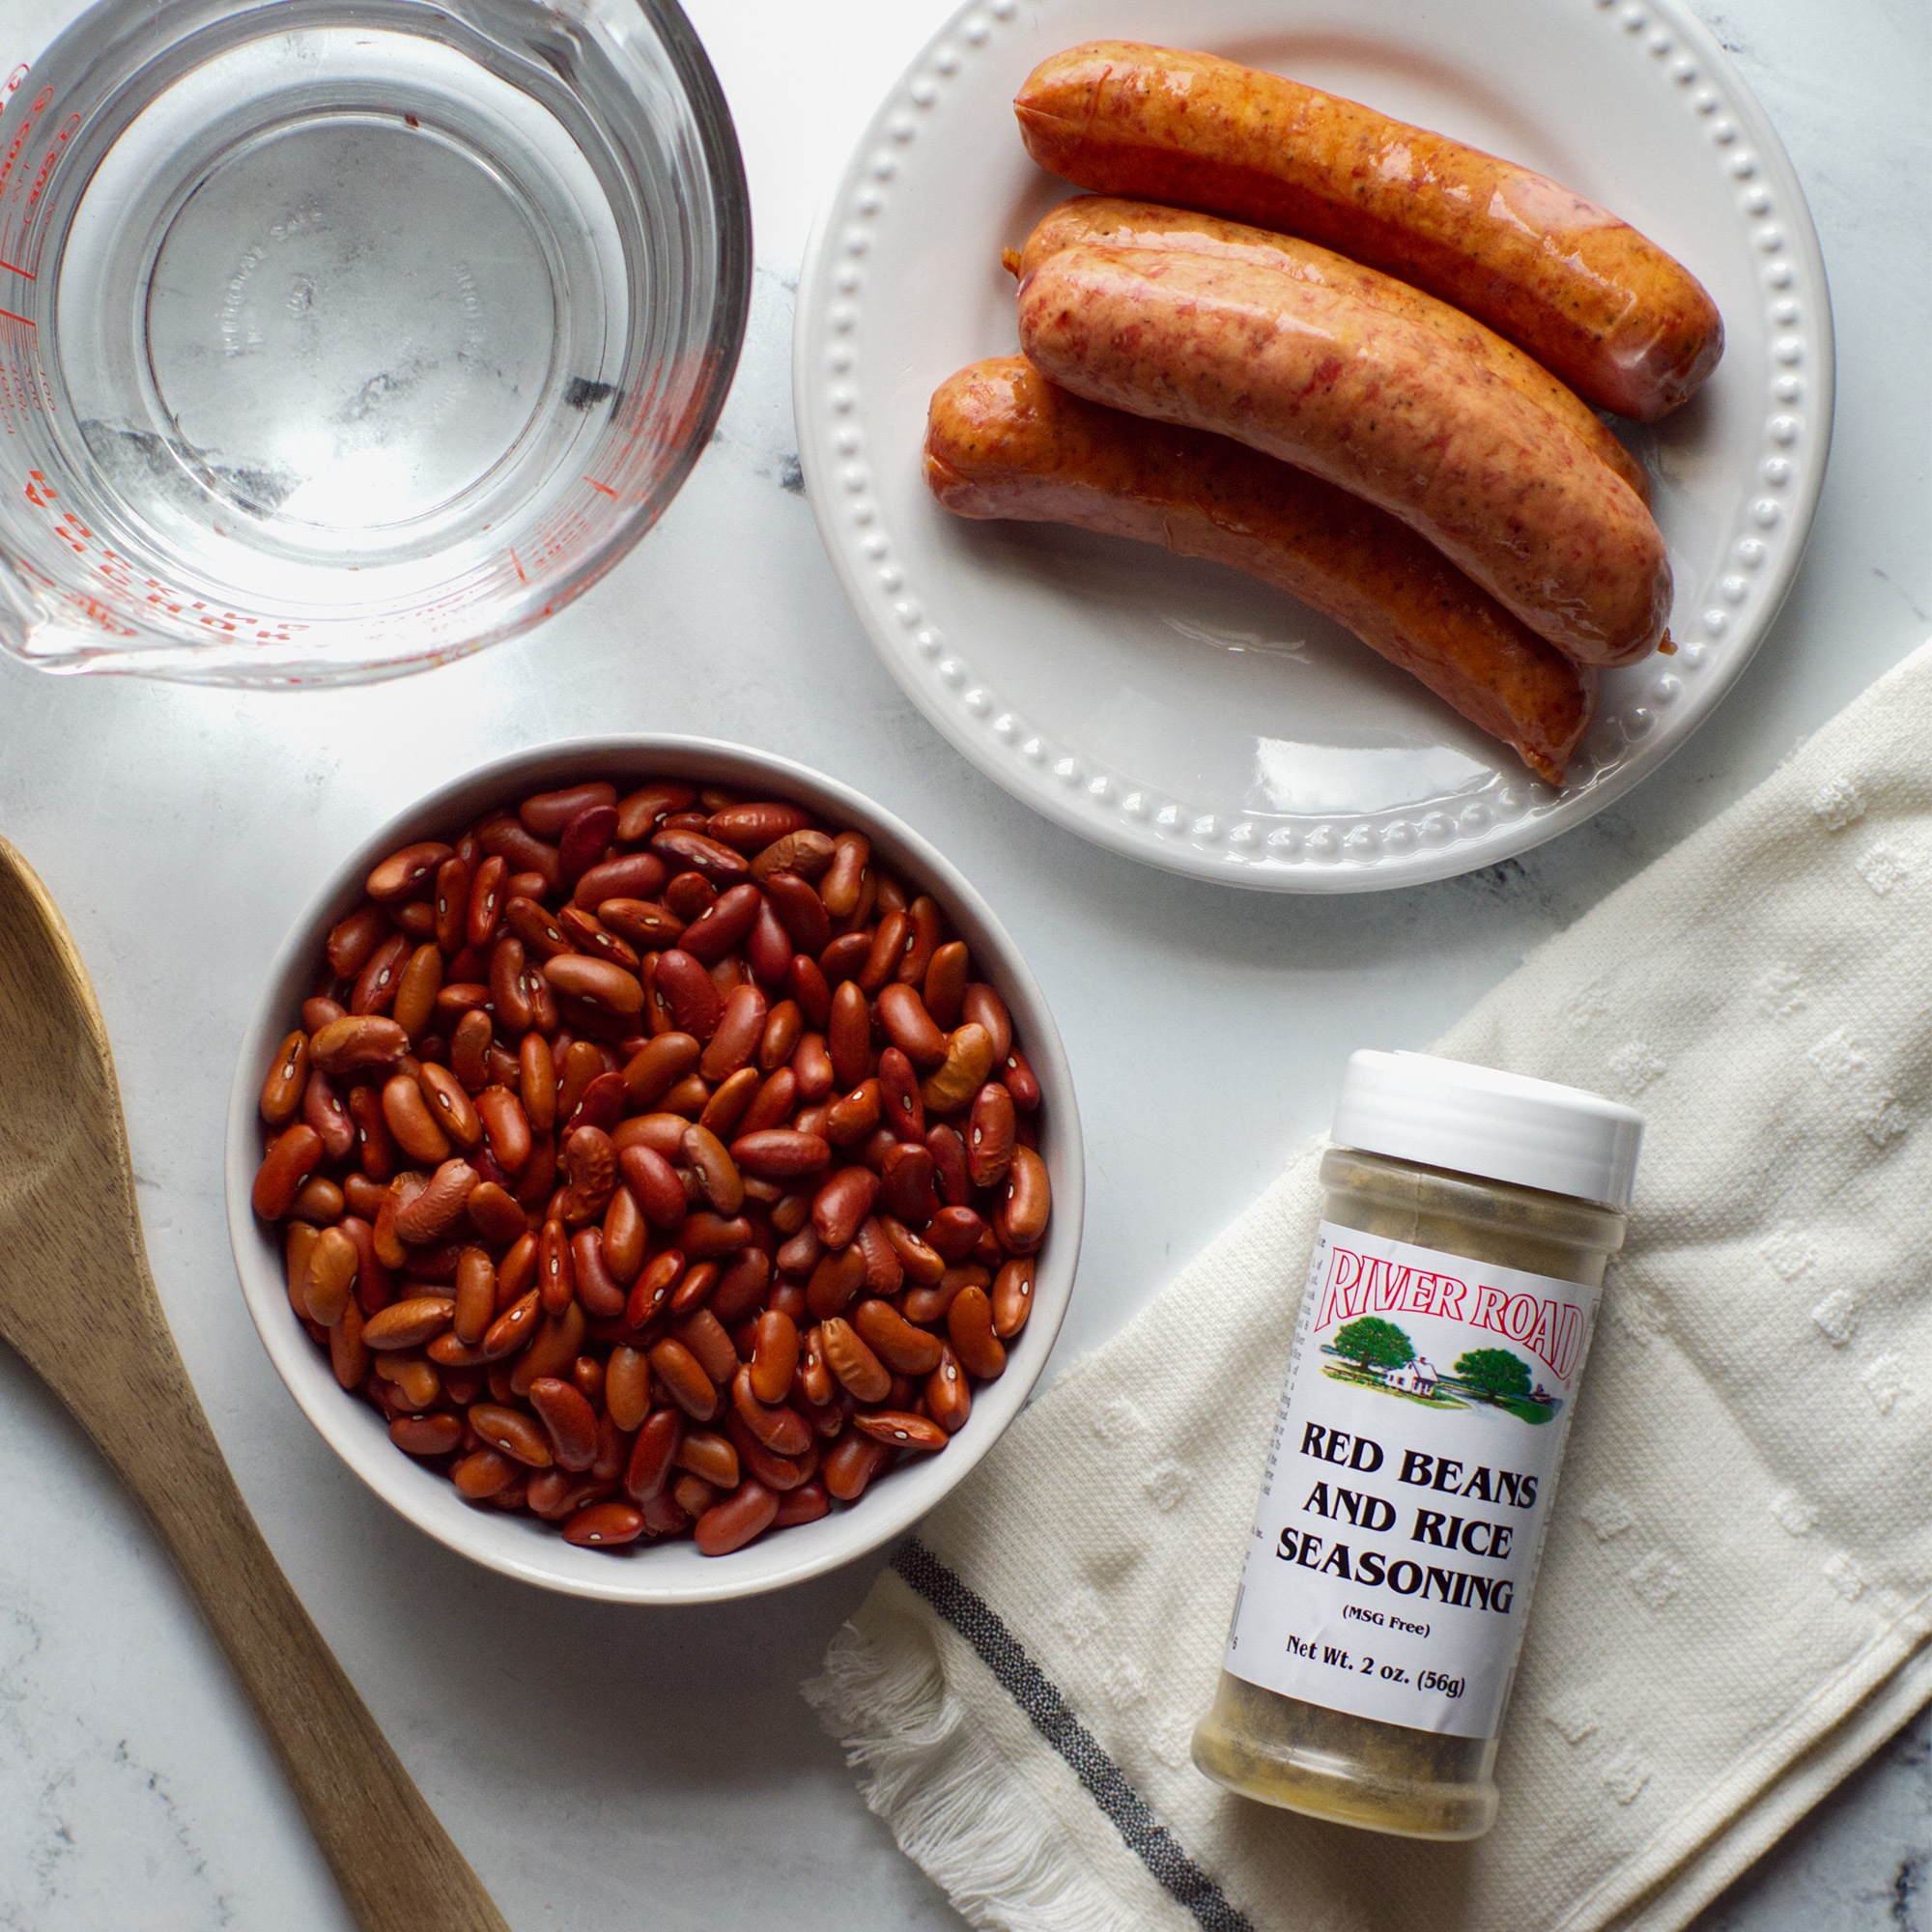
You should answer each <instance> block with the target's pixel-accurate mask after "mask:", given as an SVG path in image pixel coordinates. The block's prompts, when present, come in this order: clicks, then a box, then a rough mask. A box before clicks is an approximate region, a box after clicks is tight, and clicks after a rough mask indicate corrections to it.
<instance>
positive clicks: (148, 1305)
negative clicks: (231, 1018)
mask: <svg viewBox="0 0 1932 1932" xmlns="http://www.w3.org/2000/svg"><path fill="white" fill-rule="evenodd" d="M0 1339H4V1340H6V1341H7V1342H9V1343H11V1344H12V1345H13V1347H14V1348H15V1349H16V1350H19V1352H20V1354H21V1355H22V1356H24V1357H25V1359H26V1360H27V1362H28V1363H29V1364H30V1365H31V1366H32V1367H33V1368H34V1370H35V1371H36V1372H37V1373H38V1374H39V1375H40V1377H41V1378H42V1379H43V1381H45V1382H46V1384H47V1386H48V1387H49V1388H51V1389H52V1390H53V1391H54V1393H55V1394H56V1395H58V1396H59V1397H60V1399H61V1400H62V1401H63V1402H64V1403H66V1404H67V1406H68V1407H69V1408H70V1409H71V1410H72V1411H73V1415H74V1419H75V1420H76V1421H77V1422H78V1423H79V1424H80V1426H81V1427H82V1428H83V1429H84V1430H86V1431H87V1433H88V1434H89V1435H91V1436H93V1438H94V1439H95V1441H96V1442H97V1443H99V1446H100V1450H101V1453H102V1454H103V1455H104V1456H105V1457H106V1458H107V1460H108V1461H109V1462H110V1463H113V1465H114V1467H115V1468H116V1469H117V1470H119V1471H120V1474H121V1479H122V1481H123V1482H125V1483H126V1484H127V1485H128V1489H130V1490H131V1491H132V1492H134V1494H135V1496H136V1497H138V1498H139V1500H140V1502H141V1504H142V1506H143V1507H144V1508H145V1509H146V1510H147V1512H148V1514H149V1516H150V1517H152V1518H153V1519H154V1523H155V1527H156V1529H157V1530H159V1531H160V1533H161V1536H162V1538H163V1540H164V1541H165V1542H166V1544H167V1546H168V1548H169V1550H170V1551H171V1552H172V1554H173V1556H174V1559H175V1562H176V1563H177V1564H178V1565H179V1566H180V1568H181V1573H182V1575H183V1577H185V1578H186V1581H187V1586H188V1588H189V1589H190V1590H192V1591H193V1592H194V1594H195V1597H196V1599H197V1600H198V1601H199V1603H200V1605H201V1609H202V1614H203V1615H204V1616H205V1617H206V1618H207V1619H208V1622H209V1625H210V1628H211V1629H213V1632H214V1634H215V1636H216V1637H217V1638H219V1639H220V1643H221V1647H222V1649H223V1650H225V1651H226V1652H227V1653H228V1661H229V1662H230V1663H232V1664H233V1665H234V1666H235V1674H236V1675H237V1676H238V1677H240V1678H241V1684H242V1688H243V1689H244V1690H246V1691H247V1693H248V1696H249V1698H250V1700H251V1701H252V1702H253V1704H254V1706H255V1710H256V1714H257V1715H258V1716H259V1717H260V1718H261V1719H262V1723H263V1726H264V1728H265V1729H266V1730H267V1731H268V1733H269V1739H270V1743H271V1744H272V1745H273V1746H274V1747H275V1753H276V1755H277V1756H278V1757H279V1758H280V1759H281V1761H282V1769H283V1770H284V1771H285V1772H286V1773H287V1774H288V1779H289V1782H290V1783H291V1784H292V1785H294V1787H295V1792H296V1796H297V1798H298V1799H299V1800H300V1801H301V1807H302V1810H303V1811H304V1812H305V1813H306V1814H307V1816H308V1822H309V1828H310V1829H311V1830H312V1831H313V1832H314V1833H315V1835H316V1838H317V1841H318V1842H319V1843H320V1844H321V1846H322V1850H323V1854H324V1856H325V1857H326V1858H327V1860H328V1862H329V1864H330V1866H331V1867H332V1868H333V1869H334V1872H335V1877H336V1882H337V1883H338V1884H339V1885H340V1886H341V1888H342V1892H343V1896H344V1897H345V1898H346V1899H347V1900H348V1903H349V1909H350V1911H351V1912H352V1913H353V1914H354V1915H355V1922H356V1923H357V1924H358V1925H360V1926H361V1927H362V1928H363V1932H426V1928H431V1927H433V1928H435V1932H509V1927H508V1926H507V1925H506V1924H505V1923H504V1921H503V1918H502V1916H501V1915H500V1914H499V1913H498V1912H497V1908H496V1906H495V1905H493V1904H492V1903H491V1901H490V1895H489V1893H487V1892H486V1891H485V1890H484V1889H483V1887H482V1885H481V1883H480V1882H479V1881H478V1879H477V1877H476V1874H475V1873H474V1872H472V1871H471V1870H470V1869H469V1865H468V1864H467V1863H466V1862H465V1861H464V1858H463V1855H462V1853H460V1852H459V1851H458V1850H457V1849H456V1847H455V1846H454V1845H453V1844H451V1843H450V1841H449V1838H448V1836H447V1835H446V1834H445V1833H444V1832H443V1829H442V1827H441V1826H440V1825H439V1824H438V1823H437V1821H436V1814H435V1813H434V1812H433V1811H431V1810H430V1808H429V1806H428V1805H427V1804H424V1803H423V1799H422V1794H421V1793H420V1792H419V1791H418V1790H417V1789H416V1788H415V1786H414V1785H413V1784H412V1782H411V1781H410V1776H409V1774H408V1773H407V1772H406V1771H405V1770H404V1769H403V1767H402V1765H401V1764H400V1763H399V1762H398V1761H397V1758H396V1754H395V1753H394V1752H393V1751H392V1750H391V1749H390V1748H389V1747H388V1744H387V1742H386V1741H385V1740H384V1737H383V1734H382V1732H381V1731H379V1730H378V1729H377V1728H376V1721H375V1719H373V1718H371V1717H370V1715H369V1713H368V1710H367V1709H366V1707H365V1706H364V1705H363V1703H362V1700H361V1699H360V1698H359V1697H358V1696H356V1694H355V1690H354V1688H353V1687H352V1686H351V1684H350V1682H349V1679H348V1678H347V1677H346V1676H344V1675H343V1671H342V1666H341V1665H340V1664H339V1663H337V1662H336V1661H335V1659H334V1657H333V1656H332V1655H331V1654H330V1653H329V1650H328V1646H327V1644H325V1643H324V1642H323V1640H322V1637H321V1634H319V1633H318V1632H317V1630H316V1628H315V1626H314V1625H313V1624H312V1623H311V1622H310V1621H309V1619H308V1613H307V1612H306V1611H305V1610H304V1609H303V1608H302V1606H301V1605H300V1604H299V1603H298V1601H297V1598H296V1594H295V1592H294V1591H293V1590H292V1589H291V1588H290V1587H289V1582H288V1578H287V1577H284V1576H283V1575H282V1573H281V1571H280V1570H279V1569H278V1568H277V1567H276V1564H275V1559H274V1558H273V1557H272V1556H271V1555H270V1553H269V1546H268V1545H267V1544H266V1543H264V1542H263V1540H262V1532H261V1531H260V1530H259V1529H257V1528H256V1527H255V1522H254V1519H253V1518H252V1517H250V1516H249V1514H248V1510H247V1505H246V1504H244V1503H243V1502H242V1500H241V1492H240V1491H238V1490H237V1489H236V1487H235V1481H234V1478H233V1477H232V1476H230V1475H229V1473H228V1465H227V1463H224V1462H223V1461H222V1460H221V1451H220V1450H219V1449H218V1448H216V1447H215V1442H214V1437H213V1434H212V1433H211V1432H210V1430H209V1427H208V1419H207V1417H206V1416H205V1415H203V1413H202V1410H201V1405H200V1403H199V1402H197V1401H196V1400H195V1394H194V1389H193V1387H192V1385H191V1384H190V1383H189V1381H188V1378H187V1372H186V1371H185V1369H184V1367H183V1366H182V1359H181V1356H180V1355H179V1354H178V1353H177V1352H176V1350H175V1345H174V1338H173V1336H171V1335H170V1334H169V1333H168V1324H167V1320H166V1318H165V1317H164V1316H163V1315H162V1313H161V1304H160V1301H159V1298H158V1297H157V1296H156V1293H155V1283H154V1277H153V1276H152V1275H151V1274H150V1273H149V1271H148V1255H147V1249H146V1248H145V1246H144V1245H143V1243H142V1240H141V1224H140V1219H139V1216H138V1215H137V1213H136V1211H135V1207H134V1187H133V1179H132V1174H131V1170H130V1168H129V1165H128V1139H127V1134H126V1131H125V1129H124V1128H123V1125H122V1121H121V1094H120V1090H119V1088H118V1087H117V1086H116V1084H115V1079H114V1062H113V1059H112V1057H111V1055H110V1054H109V1052H108V1048H107V1032H106V1029H105V1028H104V1027H103V1026H102V1024H101V1020H100V1009H99V1007H98V1006H96V1004H95V1000H94V989H93V987H92V986H91V985H90V984H89V983H88V979H87V969H86V968H85V967H84V966H83V965H82V964H81V960H80V954H79V952H76V951H75V949H74V944H73V940H72V938H71V936H70V934H69V932H68V929H67V927H66V925H65V924H63V923H62V921H61V916H60V914H59V913H58V912H56V911H55V910H54V905H53V901H52V900H51V899H49V898H48V896H47V895H46V889H45V888H44V887H43V885H42V884H41V882H40V880H39V879H37V878H36V877H35V876H34V874H33V872H32V871H31V870H30V869H29V868H28V867H27V865H26V864H25V862H24V861H23V860H22V859H21V857H20V855H19V854H18V853H17V852H16V851H14V848H13V846H11V845H10V844H8V843H7V841H6V840H5V839H4V838H0Z"/></svg>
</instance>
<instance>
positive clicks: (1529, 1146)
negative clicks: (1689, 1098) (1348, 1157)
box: [1329, 1052, 1643, 1208]
mask: <svg viewBox="0 0 1932 1932" xmlns="http://www.w3.org/2000/svg"><path fill="white" fill-rule="evenodd" d="M1329 1139H1330V1140H1332V1141H1333V1142H1334V1143H1335V1145H1336V1146H1337V1147H1349V1148H1356V1149H1359V1150H1360V1151H1362V1152H1364V1153H1382V1154H1390V1155H1393V1156H1394V1157H1395V1158H1396V1159H1398V1160H1413V1161H1420V1162H1421V1163H1422V1164H1423V1165H1424V1166H1425V1167H1446V1168H1451V1169H1453V1170H1455V1171H1456V1172H1457V1173H1459V1174H1478V1175H1482V1176H1483V1177H1485V1178H1486V1179H1491V1180H1507V1181H1513V1182H1514V1183H1515V1184H1516V1185H1517V1186H1519V1187H1540V1188H1543V1189H1545V1190H1546V1191H1548V1193H1551V1194H1568V1195H1572V1196H1574V1197H1575V1198H1576V1199H1577V1200H1579V1201H1600V1202H1603V1203H1604V1204H1605V1205H1606V1206H1608V1207H1612V1208H1628V1207H1629V1206H1630V1200H1631V1185H1632V1182H1633V1181H1634V1179H1635V1177H1636V1155H1637V1149H1638V1148H1639V1146H1640V1145H1641V1144H1642V1141H1643V1116H1642V1115H1641V1114H1639V1113H1638V1112H1637V1111H1636V1110H1635V1108H1634V1107H1626V1106H1623V1105H1622V1104H1620V1103H1619V1102H1618V1101H1615V1100H1606V1099H1605V1098H1604V1096H1603V1095H1602V1094H1590V1093H1586V1092H1584V1090H1583V1089H1582V1088H1580V1087H1558V1086H1556V1085H1555V1084H1554V1083H1553V1082H1551V1081H1548V1080H1527V1079H1525V1078H1524V1077H1523V1076H1522V1075H1521V1074H1520V1073H1498V1072H1496V1071H1495V1070H1494V1069H1493V1068H1492V1067H1488V1066H1473V1065H1469V1064H1468V1063H1467V1062H1466V1061H1461V1060H1438V1059H1437V1058H1436V1057H1435V1055H1434V1054H1430V1053H1377V1052H1362V1053H1356V1054H1351V1055H1350V1059H1349V1070H1348V1072H1347V1073H1346V1074H1344V1075H1343V1078H1342V1094H1341V1098H1340V1099H1339V1100H1337V1101H1336V1103H1335V1124H1334V1126H1333V1127H1332V1128H1331V1129H1330V1130H1329Z"/></svg>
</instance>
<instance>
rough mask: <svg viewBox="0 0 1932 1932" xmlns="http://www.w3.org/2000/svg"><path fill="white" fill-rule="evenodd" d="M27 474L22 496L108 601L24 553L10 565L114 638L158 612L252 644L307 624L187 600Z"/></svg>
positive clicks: (281, 639)
mask: <svg viewBox="0 0 1932 1932" xmlns="http://www.w3.org/2000/svg"><path fill="white" fill-rule="evenodd" d="M28 477H29V480H28V483H27V488H26V493H25V494H26V498H27V501H28V502H30V503H32V504H33V505H35V507H36V508H38V509H41V510H43V511H44V512H45V513H46V517H47V524H48V527H49V528H50V529H51V531H52V533H53V535H54V537H55V538H56V539H57V540H58V541H59V542H60V543H62V544H64V545H65V546H66V547H67V548H68V549H69V550H70V551H71V552H72V553H73V554H74V555H75V556H76V557H77V558H79V560H80V562H81V564H82V566H83V567H84V568H86V569H89V570H91V571H93V572H94V574H95V575H96V576H98V577H99V578H100V580H101V582H102V583H103V584H104V585H105V589H104V590H103V591H102V593H101V597H102V598H105V599H107V600H109V601H107V602H102V601H101V599H100V598H96V597H93V596H90V595H89V594H88V593H87V592H86V591H83V590H77V589H74V588H73V587H71V585H68V584H64V583H57V582H55V581H54V580H53V579H52V578H50V577H48V576H47V575H46V574H45V573H44V572H43V571H41V570H38V569H35V568H34V566H33V565H32V564H30V563H28V562H26V561H25V560H24V559H20V560H18V561H17V562H16V566H15V567H16V568H18V569H21V570H25V571H27V572H29V573H30V574H31V575H32V576H33V578H34V579H35V581H36V582H38V583H39V584H40V585H41V587H42V589H43V593H44V594H45V595H46V596H48V597H50V598H52V599H54V600H56V601H57V602H59V603H60V604H61V605H62V606H63V607H64V608H65V609H67V610H68V611H70V612H71V613H72V614H75V615H77V616H79V617H80V618H82V619H83V620H84V621H85V622H87V623H89V624H91V625H93V626H94V627H95V628H96V629H98V630H102V631H107V632H110V633H111V634H112V635H113V636H115V637H117V638H133V637H136V636H138V635H139V634H138V632H137V631H135V630H134V629H132V628H130V626H131V625H133V624H137V623H140V622H142V621H144V620H145V621H147V622H148V623H151V624H152V623H155V622H156V620H157V619H158V618H161V617H172V618H175V619H177V620H178V621H179V622H181V623H185V624H191V625H193V626H194V627H195V628H196V629H198V630H203V631H207V632H209V633H210V634H212V635H213V636H214V637H220V638H234V639H240V640H245V641H247V642H250V643H257V644H292V643H294V642H295V640H296V638H297V636H298V633H300V632H303V631H306V630H308V629H309V626H308V625H306V624H301V623H295V622H291V621H289V620H288V619H285V618H278V617H264V616H259V615H254V614H251V613H250V612H248V611H229V610H224V609H221V608H219V607H217V606H215V605H213V604H209V603H206V602H190V601H189V600H188V599H187V598H185V596H183V595H182V593H181V592H179V591H177V590H173V589H171V588H170V587H169V585H167V584H165V583H163V582H161V580H160V579H159V578H158V577H143V576H141V575H140V574H139V570H140V566H139V565H138V564H135V563H132V562H130V561H129V560H128V558H127V557H125V556H123V555H121V554H119V553H118V552H117V551H115V550H114V549H113V548H112V547H111V546H110V545H108V544H105V543H103V542H101V541H100V539H99V538H98V537H97V536H96V535H95V533H94V532H93V531H92V530H91V529H90V528H89V527H88V526H87V525H86V524H85V523H84V522H83V521H82V520H81V519H80V518H79V517H77V516H76V515H75V514H74V513H73V512H72V511H71V510H60V509H56V508H55V505H56V504H57V503H58V502H59V500H60V492H59V491H57V490H56V489H54V487H53V486H52V485H51V484H50V483H49V482H48V481H47V479H46V478H45V476H44V475H43V474H42V473H41V471H40V470H38V469H35V470H30V471H29V472H28Z"/></svg>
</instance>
